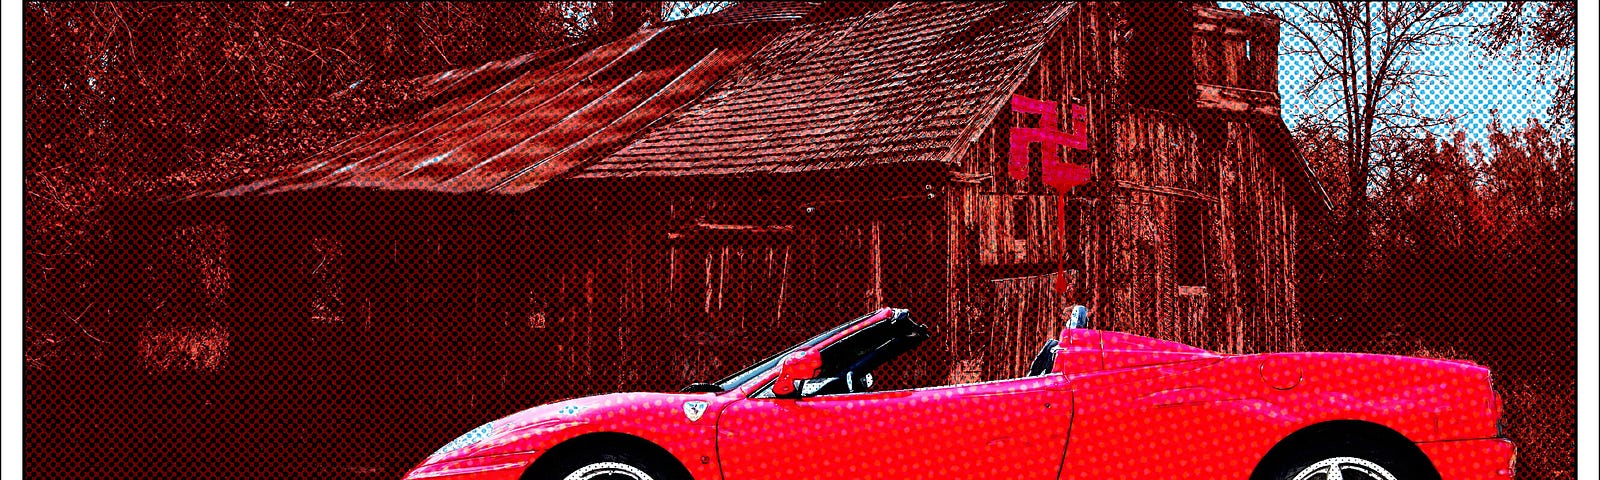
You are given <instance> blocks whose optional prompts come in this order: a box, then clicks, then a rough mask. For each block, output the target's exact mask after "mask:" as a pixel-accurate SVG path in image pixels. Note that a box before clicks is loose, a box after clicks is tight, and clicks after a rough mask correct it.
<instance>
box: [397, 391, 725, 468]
mask: <svg viewBox="0 0 1600 480" xmlns="http://www.w3.org/2000/svg"><path fill="white" fill-rule="evenodd" d="M713 400H714V395H712V394H708V393H648V392H633V393H612V394H606V395H596V396H592V397H583V398H574V399H570V400H563V401H559V402H555V403H550V404H545V405H540V406H537V407H533V408H529V409H527V410H523V411H520V412H517V413H513V414H511V415H508V416H506V417H503V418H500V419H498V420H495V421H492V422H489V423H486V424H484V425H481V426H479V427H477V428H474V429H473V430H470V431H468V432H467V433H466V434H464V435H462V436H461V437H458V438H457V439H456V440H454V441H452V442H450V443H449V444H446V445H445V446H444V447H442V448H440V449H439V450H438V451H435V452H434V453H433V454H432V455H430V456H429V458H428V459H427V460H426V461H424V462H423V464H430V463H438V462H447V461H452V460H460V459H467V458H474V457H482V456H489V455H503V454H510V453H520V452H529V451H535V450H543V449H548V448H550V447H551V446H553V445H554V444H555V443H557V442H559V441H560V440H564V439H566V438H570V437H572V436H575V435H577V434H581V433H587V432H590V431H602V430H626V429H628V427H629V425H628V424H630V423H636V422H641V421H649V420H648V419H651V418H660V417H662V416H663V415H664V414H665V413H667V412H676V416H677V417H679V419H681V420H687V419H686V418H684V417H685V414H684V413H682V410H683V405H684V404H685V403H688V402H694V401H701V402H706V403H707V404H709V403H711V402H712V401H713ZM707 416H709V415H707ZM690 422H691V423H692V421H690ZM573 430H579V431H580V432H577V433H574V432H573Z"/></svg>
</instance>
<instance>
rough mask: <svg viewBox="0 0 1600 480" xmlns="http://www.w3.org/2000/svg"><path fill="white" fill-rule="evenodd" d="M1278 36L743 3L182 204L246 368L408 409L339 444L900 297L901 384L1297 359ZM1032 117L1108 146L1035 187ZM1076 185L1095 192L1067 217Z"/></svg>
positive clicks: (446, 92)
mask: <svg viewBox="0 0 1600 480" xmlns="http://www.w3.org/2000/svg"><path fill="white" fill-rule="evenodd" d="M1277 39H1278V24H1277V22H1275V21H1274V20H1272V19H1270V18H1264V17H1260V16H1253V15H1244V14H1241V13H1239V12H1234V11H1229V10H1223V9H1219V8H1217V7H1215V5H1214V4H1205V3H1200V4H1149V5H1147V4H1131V3H1130V4H1119V3H1082V4H1072V3H1025V4H1021V3H1019V4H1002V3H981V4H969V3H955V4H952V3H894V4H876V3H861V4H853V3H852V4H840V5H832V4H829V5H814V4H809V3H767V4H762V3H749V4H740V5H737V6H734V7H731V8H729V9H727V10H725V11H723V12H720V13H717V14H712V15H707V16H703V17H695V18H690V19H685V20H680V21H675V22H671V23H667V24H663V25H659V26H656V27H651V28H647V29H644V30H641V31H639V32H638V33H636V34H634V35H633V36H630V37H628V38H625V39H623V40H620V41H617V42H615V43H612V44H609V45H603V46H599V47H596V48H586V47H574V48H567V49H560V50H555V51H549V52H538V53H534V54H530V55H527V56H524V57H521V58H517V59H512V60H508V61H504V62H497V63H494V64H490V65H484V66H481V67H476V68H470V69H463V70H460V71H455V72H447V73H444V74H441V75H438V76H436V77H434V78H432V79H431V82H432V84H433V85H434V87H435V88H434V90H435V91H436V93H435V94H433V96H432V97H431V98H430V99H428V100H427V101H426V102H425V103H424V105H423V107H422V108H421V110H420V111H419V112H418V113H417V114H416V115H414V116H413V117H411V118H407V119H405V120H404V121H401V122H397V123H396V124H394V125H391V126H389V127H386V128H382V129H378V130H375V131H372V132H370V133H368V134H365V135H362V136H360V137H357V138H353V139H351V140H348V141H346V142H344V143H342V144H340V145H339V146H337V147H334V148H332V149H331V150H329V151H327V152H325V153H323V154H321V155H318V156H316V157H314V158H311V159H308V160H307V161H305V162H304V163H303V164H300V165H296V166H294V167H293V168H289V169H285V170H284V171H283V172H281V173H278V174H274V175H269V176H266V177H264V178H262V179H260V180H258V181H254V182H251V183H249V184H245V185H239V186H236V187H233V188H229V189H225V190H220V191H213V192H204V193H201V194H197V195H195V196H193V197H191V198H188V199H186V200H184V201H182V202H177V203H176V204H173V205H163V206H162V208H163V209H165V210H168V211H170V212H172V213H175V215H174V216H173V217H172V218H175V219H177V224H178V225H184V226H182V227H180V228H199V227H197V226H203V225H210V227H207V228H220V229H225V230H226V231H227V232H228V234H227V238H229V239H230V241H229V244H228V245H226V247H225V248H223V251H226V252H228V254H227V258H228V259H229V260H228V262H227V270H228V272H229V273H228V275H227V279H228V283H229V286H228V287H227V289H226V293H225V295H224V296H225V297H226V298H225V301H223V302H221V304H222V305H226V307H225V308H226V309H228V312H229V313H228V314H227V315H226V316H225V318H228V319H229V320H228V322H229V325H228V335H229V342H230V346H229V352H230V353H229V355H231V358H232V360H230V361H229V362H230V363H229V365H230V368H234V369H236V370H239V371H240V372H242V373H237V375H242V377H239V378H244V379H252V380H249V381H250V382H252V384H261V383H259V382H260V381H262V380H270V382H267V383H265V384H268V385H272V386H273V387H272V388H262V389H260V392H258V393H255V394H247V395H259V396H262V397H261V398H277V399H279V400H281V399H282V397H278V396H274V395H280V396H294V397H296V398H301V397H305V398H312V399H314V400H305V403H304V404H303V405H310V406H326V405H367V406H368V407H348V408H351V409H352V410H349V411H341V412H334V413H326V412H324V413H326V414H327V415H331V416H334V417H338V418H354V417H358V416H360V415H367V416H369V417H371V416H373V413H371V412H372V410H370V408H380V407H372V406H371V402H374V401H378V402H387V403H383V405H382V407H381V410H379V411H380V412H383V413H385V415H387V416H385V417H383V418H366V419H364V420H363V419H354V420H348V421H346V422H345V424H344V426H343V427H341V428H344V429H345V431H346V432H347V433H348V434H350V435H356V436H357V437H358V438H361V439H363V441H369V442H377V444H384V443H383V442H392V443H390V445H403V446H404V447H395V448H392V449H390V451H392V452H393V454H394V455H396V457H395V458H412V459H415V458H420V455H421V454H422V453H425V452H416V451H412V450H415V448H414V447H415V446H416V445H436V444H439V443H441V442H443V441H444V440H446V439H448V438H449V436H451V435H454V434H455V433H459V430H461V429H462V428H463V427H465V426H470V425H472V424H475V422H479V421H481V420H484V419H486V418H493V417H494V416H498V415H501V414H504V413H507V412H509V411H513V410H515V409H518V408H522V407H526V406H529V405H531V404H533V403H537V402H540V401H547V400H551V399H553V398H557V397H565V396H572V395H579V394H587V393H595V392H603V391H614V390H625V389H675V388H677V387H679V386H681V385H683V384H687V383H689V382H692V381H703V380H707V379H713V378H716V377H719V376H721V375H724V374H727V373H730V372H732V371H734V370H737V369H738V368H740V367H741V366H742V365H744V364H747V363H750V362H753V361H755V360H757V359H759V358H761V357H764V356H766V355H768V354H770V353H772V352H774V351H776V350H777V349H778V348H781V347H782V346H784V345H786V344H790V343H793V342H795V341H797V340H798V339H800V338H803V337H805V336H808V335H810V334H812V333H815V332H817V331H819V330H820V329H821V328H824V327H826V326H831V325H834V324H837V323H839V322H841V321H843V320H846V319H848V318H853V317H855V316H859V315H861V314H863V313H865V312H868V311H870V310H872V309H874V308H878V307H882V306H895V307H904V308H909V309H911V310H912V311H913V315H914V317H915V318H918V319H920V320H921V321H922V322H924V323H926V324H928V325H929V326H930V327H931V328H932V330H933V332H934V340H933V341H930V342H929V344H927V345H925V346H924V347H923V348H922V350H924V351H923V352H922V353H921V355H920V357H918V358H916V359H914V360H913V361H907V362H903V363H902V364H901V365H902V366H901V367H899V369H898V371H899V372H900V373H899V375H898V376H895V377H893V378H891V379H887V380H888V381H889V382H890V383H891V384H894V385H901V386H908V385H929V384H942V383H948V382H970V381H979V380H987V379H996V378H1006V377H1010V376H1016V375H1020V374H1021V373H1022V371H1023V369H1024V368H1025V367H1026V363H1027V359H1029V358H1031V356H1032V355H1033V354H1034V353H1035V352H1036V351H1037V349H1038V348H1039V347H1040V345H1041V344H1042V343H1043V342H1044V341H1045V340H1046V339H1048V338H1050V337H1051V336H1053V335H1055V334H1056V333H1057V332H1059V329H1060V328H1061V327H1062V324H1063V313H1064V311H1065V310H1066V307H1068V306H1070V305H1072V304H1075V303H1081V304H1084V305H1087V306H1089V307H1090V308H1091V309H1092V311H1093V312H1094V315H1095V319H1094V322H1095V323H1094V325H1093V326H1094V327H1096V328H1101V329H1110V330H1122V331H1129V332H1135V333H1141V334H1154V335H1156V336H1160V337H1165V338H1169V339H1173V340H1179V341H1184V342H1188V343H1192V344H1195V345H1199V346H1203V347H1208V348H1213V349H1217V350H1221V351H1227V352H1251V351H1261V350H1282V349H1294V348H1297V347H1298V346H1299V345H1300V332H1301V329H1302V326H1301V316H1300V315H1299V313H1298V311H1297V292H1296V275H1297V267H1296V265H1297V256H1298V255H1299V254H1300V252H1299V251H1298V250H1297V248H1296V239H1297V237H1298V236H1299V232H1300V231H1301V229H1302V228H1303V227H1304V226H1305V225H1308V224H1315V223H1316V222H1318V221H1321V218H1322V216H1323V215H1325V214H1326V211H1327V204H1326V200H1325V195H1324V194H1323V193H1322V191H1321V190H1320V188H1319V187H1318V186H1317V184H1316V182H1315V180H1314V179H1313V177H1312V175H1311V173H1310V172H1309V170H1308V169H1307V167H1306V165H1305V164H1304V163H1303V162H1302V160H1301V159H1300V158H1299V156H1298V154H1297V152H1296V149H1295V147H1294V146H1293V143H1292V142H1291V139H1290V137H1289V133H1288V131H1287V129H1286V128H1285V126H1284V123H1283V121H1282V119H1281V118H1280V117H1279V100H1278V93H1277V78H1278V69H1277ZM1019 102H1020V103H1019ZM1021 104H1026V105H1029V106H1030V107H1029V108H1027V109H1019V108H1014V107H1013V105H1021ZM1040 106H1044V107H1042V108H1049V109H1056V111H1053V112H1045V113H1040V112H1039V111H1038V109H1039V108H1041V107H1040ZM1073 107H1079V108H1076V109H1075V108H1073ZM1074 110H1077V111H1079V112H1081V113H1082V115H1074ZM1074 117H1076V118H1078V119H1081V120H1083V123H1082V125H1079V126H1073V125H1070V123H1071V122H1070V121H1063V120H1062V119H1071V118H1074ZM1052 123H1060V124H1059V125H1057V124H1052ZM1030 128H1031V129H1043V130H1052V131H1054V130H1060V131H1063V132H1066V133H1069V134H1071V135H1076V136H1077V138H1081V139H1082V141H1083V144H1082V145H1079V146H1080V147H1082V148H1077V147H1061V148H1056V147H1052V146H1050V145H1047V144H1044V143H1036V144H1032V145H1028V144H1024V145H1023V146H1022V147H1021V148H1023V149H1025V150H1023V151H1024V152H1026V153H1025V155H1026V158H1024V163H1025V165H1024V167H1025V168H1024V169H1023V170H1022V171H1021V172H1020V173H1021V175H1013V172H1012V171H1011V162H1012V160H1013V159H1014V158H1016V155H1014V154H1012V153H1011V152H1012V151H1013V150H1014V148H1013V144H1014V141H1015V139H1016V134H1017V132H1018V131H1020V130H1018V129H1030ZM1057 152H1060V153H1057ZM1047 157H1048V158H1047ZM1060 162H1067V163H1071V164H1075V165H1080V166H1083V167H1086V168H1087V169H1088V170H1087V171H1088V172H1089V173H1090V176H1089V178H1088V182H1087V183H1085V184H1083V185H1080V186H1077V187H1075V188H1072V189H1070V190H1068V191H1066V192H1065V193H1064V194H1058V192H1057V191H1056V190H1054V189H1052V188H1051V187H1049V186H1048V185H1046V183H1045V181H1044V178H1043V177H1044V176H1045V172H1044V170H1045V169H1046V168H1047V165H1050V164H1052V163H1060ZM1057 282H1061V285H1060V287H1057ZM279 390H290V391H292V393H271V392H276V391H279ZM242 395H246V394H242ZM251 398H257V397H251ZM374 398H377V399H383V400H373V399H374ZM363 402H365V403H363ZM268 403H271V402H268ZM278 405H285V403H283V402H279V403H278ZM287 405H296V404H293V403H288V404H287ZM274 408H280V409H285V410H283V411H280V412H279V413H281V414H286V415H287V414H289V413H291V412H294V411H297V410H294V409H295V408H297V407H292V406H279V407H274ZM305 408H322V407H305ZM341 408H346V407H341ZM362 408H369V409H362ZM267 414H269V413H264V414H263V415H267ZM339 415H345V416H344V417H339ZM396 418H403V419H404V422H410V423H407V424H406V425H408V426H409V428H410V430H405V429H400V428H393V429H388V428H383V427H393V426H394V425H395V421H396V420H395V419H396ZM391 430H398V431H408V432H409V431H414V432H421V433H415V434H414V435H416V437H415V438H410V439H409V440H396V439H395V438H394V432H393V431H391ZM401 436H402V437H403V436H404V435H401ZM435 440H437V441H435ZM408 449H409V450H408ZM395 461H399V460H395Z"/></svg>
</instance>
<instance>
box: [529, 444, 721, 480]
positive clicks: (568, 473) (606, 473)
mask: <svg viewBox="0 0 1600 480" xmlns="http://www.w3.org/2000/svg"><path fill="white" fill-rule="evenodd" d="M551 453H560V452H551ZM572 453H574V455H568V456H566V458H560V459H552V460H555V461H554V462H551V463H548V464H542V465H540V464H536V465H534V466H533V467H532V468H537V469H539V470H540V471H529V472H528V473H527V474H526V475H523V477H522V478H525V479H533V480H568V479H569V478H588V479H590V480H689V479H688V477H687V476H686V475H684V474H683V472H682V470H683V469H682V468H681V467H680V468H673V467H674V466H673V465H669V464H665V462H663V461H662V459H659V458H656V457H655V456H653V455H643V454H639V453H635V452H631V451H626V450H584V451H578V452H572ZM541 463H542V462H541ZM543 467H548V468H543ZM585 469H590V470H589V471H588V472H585V473H580V472H582V471H584V470H585ZM590 475H592V476H590Z"/></svg>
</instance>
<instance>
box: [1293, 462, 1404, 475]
mask: <svg viewBox="0 0 1600 480" xmlns="http://www.w3.org/2000/svg"><path fill="white" fill-rule="evenodd" d="M1344 479H1357V480H1400V479H1398V478H1396V477H1395V475H1394V472H1391V471H1389V469H1388V468H1385V467H1384V466H1383V465H1379V464H1378V463H1375V462H1372V461H1368V460H1366V459H1363V458H1359V457H1333V458H1327V459H1323V460H1320V461H1317V462H1314V463H1312V464H1310V465H1306V466H1304V467H1301V468H1300V471H1298V472H1294V476H1293V477H1291V479H1290V480H1344Z"/></svg>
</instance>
